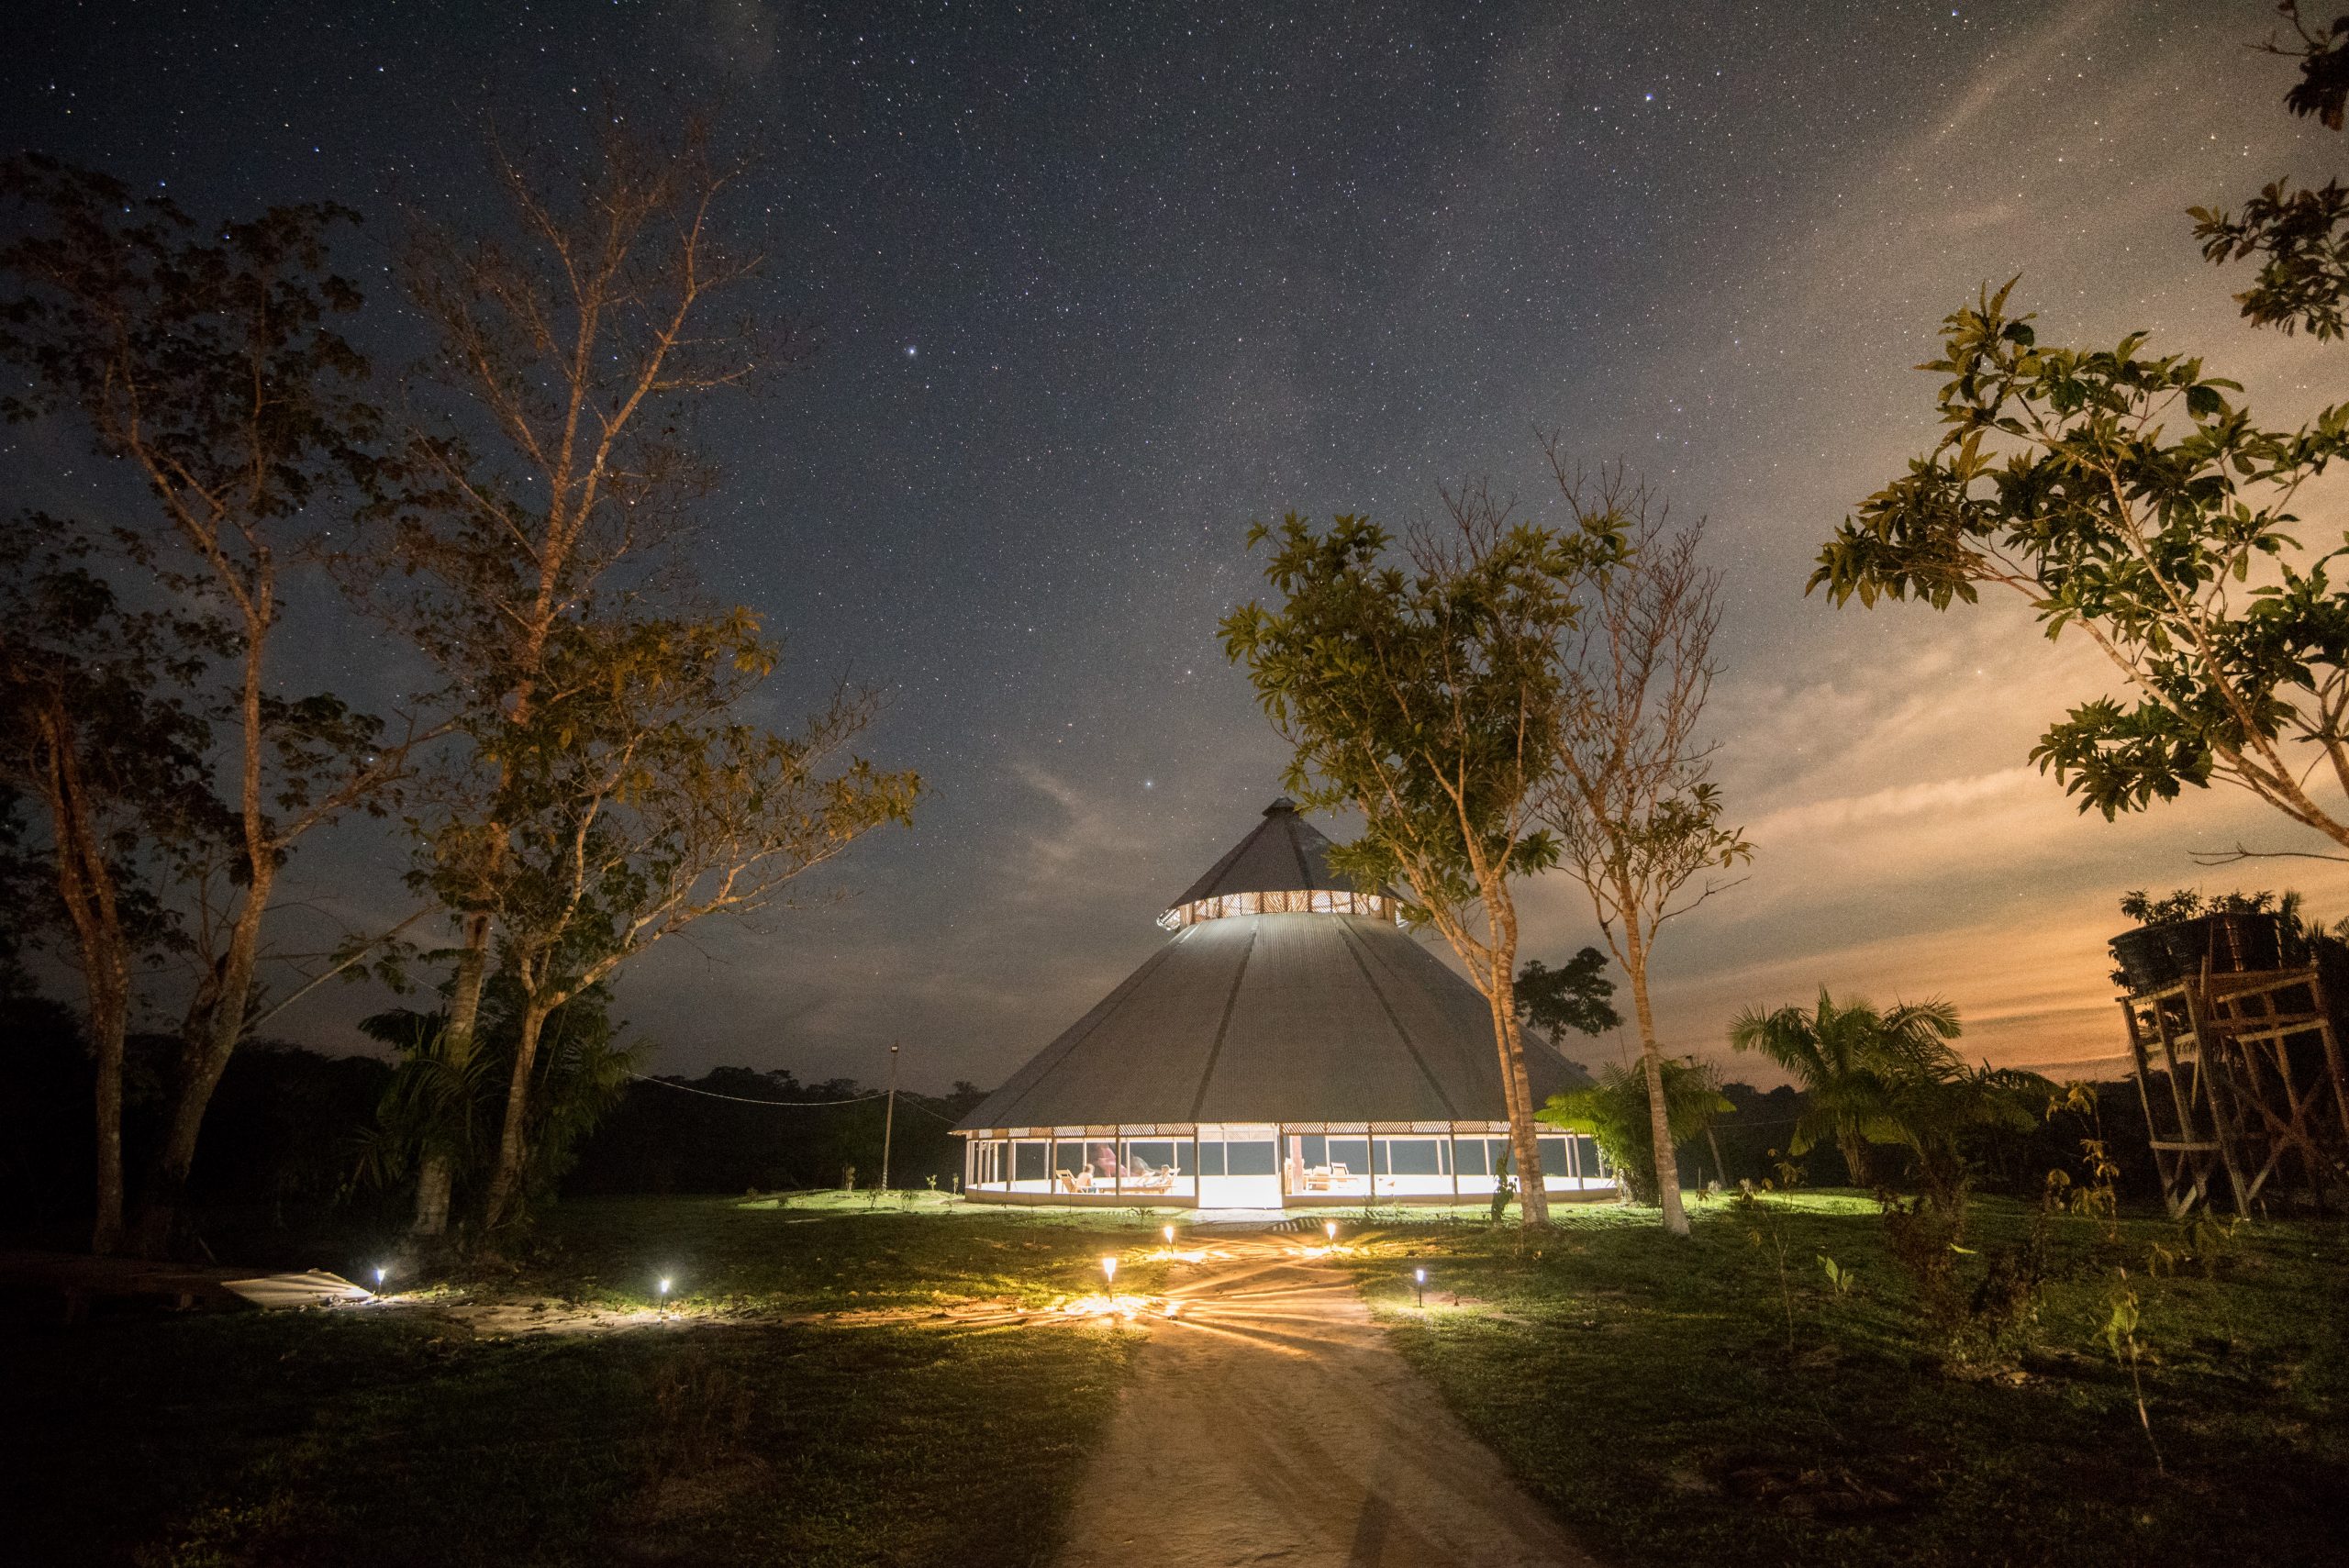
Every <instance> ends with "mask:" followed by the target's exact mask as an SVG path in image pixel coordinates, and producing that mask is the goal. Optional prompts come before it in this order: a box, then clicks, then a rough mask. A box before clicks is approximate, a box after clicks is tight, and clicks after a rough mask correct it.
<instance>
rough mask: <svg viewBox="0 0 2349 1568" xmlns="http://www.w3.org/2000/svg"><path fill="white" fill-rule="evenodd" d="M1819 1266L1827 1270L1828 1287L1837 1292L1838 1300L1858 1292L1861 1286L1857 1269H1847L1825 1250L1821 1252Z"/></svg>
mask: <svg viewBox="0 0 2349 1568" xmlns="http://www.w3.org/2000/svg"><path fill="white" fill-rule="evenodd" d="M1819 1266H1820V1268H1821V1269H1822V1270H1824V1271H1826V1274H1827V1288H1828V1289H1830V1290H1831V1291H1833V1292H1834V1293H1835V1296H1836V1298H1837V1299H1838V1300H1842V1299H1844V1298H1846V1297H1849V1296H1854V1295H1855V1294H1857V1292H1858V1290H1859V1286H1860V1273H1859V1271H1858V1270H1857V1269H1847V1268H1845V1267H1844V1266H1843V1265H1842V1264H1841V1263H1839V1262H1836V1261H1835V1260H1834V1259H1833V1258H1831V1257H1829V1256H1828V1255H1827V1254H1826V1253H1824V1252H1821V1253H1820V1254H1819Z"/></svg>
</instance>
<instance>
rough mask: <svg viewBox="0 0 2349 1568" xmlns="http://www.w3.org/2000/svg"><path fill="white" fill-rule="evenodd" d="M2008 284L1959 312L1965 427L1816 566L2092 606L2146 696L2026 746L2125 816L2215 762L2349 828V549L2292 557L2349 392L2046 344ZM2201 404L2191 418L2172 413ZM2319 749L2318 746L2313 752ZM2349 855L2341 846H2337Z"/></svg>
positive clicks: (1822, 576) (2224, 774) (2095, 712)
mask: <svg viewBox="0 0 2349 1568" xmlns="http://www.w3.org/2000/svg"><path fill="white" fill-rule="evenodd" d="M2013 286H2014V285H2013V284H2008V285H2007V287H2006V288H2002V289H2000V290H1998V292H1997V293H1996V294H1990V293H1987V291H1986V292H1985V294H1984V295H1983V297H1982V299H1981V301H1980V303H1979V304H1978V305H1976V306H1972V307H1969V308H1967V309H1965V310H1961V311H1959V312H1958V313H1957V314H1956V315H1954V316H1952V317H1950V318H1949V319H1948V321H1947V322H1946V323H1944V328H1945V331H1946V338H1945V339H1944V345H1945V353H1944V356H1943V358H1942V359H1939V360H1936V361H1932V364H1931V365H1929V366H1928V367H1926V368H1928V369H1931V370H1934V371H1938V372H1942V373H1946V374H1947V375H1948V376H1949V377H1950V379H1949V381H1948V382H1947V383H1946V384H1944V385H1943V388H1942V392H1941V398H1940V405H1941V411H1942V419H1943V424H1945V425H1946V426H1948V427H1949V432H1948V434H1947V435H1945V436H1944V437H1943V440H1942V442H1941V444H1940V445H1939V446H1937V447H1935V448H1934V450H1932V452H1931V453H1929V454H1927V455H1926V456H1924V457H1922V458H1919V459H1917V460H1915V461H1913V462H1911V463H1910V465H1909V473H1908V474H1907V475H1905V476H1904V477H1902V478H1900V479H1898V480H1895V481H1894V482H1893V483H1892V484H1889V485H1887V486H1886V487H1885V488H1884V489H1882V490H1880V491H1878V492H1877V493H1876V495H1872V496H1870V497H1869V498H1868V500H1867V501H1866V502H1865V504H1864V505H1863V506H1861V508H1860V511H1859V514H1858V515H1857V517H1852V518H1847V519H1845V521H1844V523H1843V525H1842V528H1839V529H1837V531H1836V534H1835V537H1834V539H1832V540H1831V541H1830V542H1829V543H1828V545H1827V546H1826V548H1825V549H1824V550H1821V551H1820V558H1819V566H1818V568H1817V570H1816V571H1814V572H1813V573H1811V578H1810V586H1811V587H1812V588H1820V587H1824V588H1825V589H1826V590H1827V592H1828V595H1829V596H1830V597H1831V599H1833V601H1834V602H1835V603H1837V604H1838V605H1841V604H1844V603H1847V602H1848V601H1849V600H1850V599H1852V598H1853V597H1854V595H1856V596H1857V597H1858V598H1859V600H1860V602H1861V603H1862V604H1863V605H1872V604H1874V603H1876V600H1877V599H1878V598H1880V597H1881V598H1890V599H1907V598H1912V597H1913V598H1919V599H1922V600H1924V601H1925V602H1926V603H1928V604H1930V605H1932V606H1933V607H1934V608H1935V609H1946V608H1947V607H1948V606H1950V605H1951V604H1952V603H1953V602H1954V601H1957V600H1964V601H1965V602H1966V603H1969V604H1970V603H1973V602H1974V601H1975V598H1976V586H1977V584H1995V585H1997V586H1999V587H2003V588H2006V589H2008V590H2009V591H2011V592H2013V593H2016V594H2018V595H2021V596H2022V597H2023V598H2024V599H2025V600H2026V601H2027V602H2028V603H2029V604H2030V605H2031V606H2032V611H2033V613H2034V614H2035V615H2036V616H2037V617H2038V618H2039V620H2040V623H2041V624H2042V625H2043V626H2045V627H2046V628H2047V629H2048V635H2049V636H2050V637H2051V638H2053V637H2055V636H2058V635H2060V634H2061V633H2062V632H2063V631H2065V629H2067V628H2072V627H2077V628H2080V629H2081V630H2082V631H2084V632H2085V633H2086V634H2087V636H2088V637H2089V638H2090V639H2092V640H2094V641H2095V643H2096V645H2097V646H2098V647H2099V649H2101V650H2102V651H2104V653H2105V655H2106V656H2107V657H2108V658H2109V659H2110V661H2111V662H2112V663H2113V665H2114V667H2115V668H2117V669H2118V670H2119V671H2120V672H2121V675H2122V676H2123V677H2124V678H2125V679H2126V680H2127V681H2128V683H2129V684H2130V685H2131V686H2132V687H2133V688H2135V696H2134V700H2133V702H2132V703H2129V704H2127V705H2124V704H2122V703H2121V702H2119V701H2116V700H2114V699H2113V698H2110V697H2103V696H2099V697H2096V698H2093V699H2091V700H2089V701H2087V702H2084V703H2081V704H2079V705H2078V706H2075V707H2074V708H2073V709H2072V710H2071V713H2070V714H2069V716H2068V717H2065V719H2064V720H2063V721H2062V722H2061V723H2059V724H2056V725H2055V726H2054V727H2053V728H2050V729H2049V730H2048V731H2047V732H2046V734H2045V735H2044V736H2043V737H2042V738H2041V740H2040V742H2039V744H2038V745H2037V746H2036V747H2034V748H2033V749H2032V761H2034V762H2037V763H2038V764H2039V766H2040V768H2041V769H2042V771H2052V772H2054V774H2055V775H2056V776H2057V777H2058V778H2059V779H2061V780H2062V781H2063V782H2064V784H2065V789H2066V790H2067V791H2068V792H2069V793H2071V794H2073V795H2077V796H2079V799H2080V808H2081V809H2082V810H2083V811H2086V810H2088V809H2091V808H2093V809H2096V810H2099V811H2101V812H2102V813H2103V814H2104V816H2105V817H2106V818H2107V819H2108V820H2110V819H2111V818H2113V817H2117V816H2118V815H2120V814H2121V812H2123V811H2137V810H2143V809H2144V808H2145V807H2146V806H2148V805H2150V804H2151V803H2152V802H2153V801H2154V800H2172V799H2175V798H2176V796H2177V795H2178V793H2179V791H2180V790H2181V789H2182V788H2184V787H2186V786H2188V785H2191V786H2194V787H2197V788H2200V787H2206V786H2207V785H2208V784H2210V781H2211V780H2212V779H2213V778H2217V779H2221V780H2225V781H2227V782H2229V783H2232V784H2237V785H2240V786H2241V787H2243V789H2246V790H2248V791H2250V792H2251V793H2252V794H2254V795H2257V796H2258V797H2259V798H2260V799H2261V800H2263V801H2266V803H2267V804H2268V805H2269V806H2274V807H2275V808H2276V809H2277V810H2278V811H2281V812H2282V813H2284V815H2286V816H2287V817H2290V818H2292V819H2293V820H2294V821H2296V822H2299V823H2300V824H2302V825H2303V826H2305V827H2308V828H2313V829H2314V830H2316V831H2317V832H2319V833H2321V834H2322V835H2324V836H2325V837H2326V838H2328V839H2330V840H2332V842H2333V843H2334V844H2336V845H2338V846H2342V847H2343V848H2349V802H2344V801H2343V798H2342V796H2343V793H2344V792H2349V734H2345V733H2344V728H2343V717H2344V714H2349V671H2345V670H2344V668H2343V664H2344V657H2343V656H2344V654H2349V601H2344V599H2343V595H2342V594H2341V592H2340V591H2339V590H2338V589H2336V588H2335V587H2334V586H2333V584H2332V581H2331V574H2332V562H2333V561H2334V560H2335V559H2337V558H2338V557H2339V556H2340V555H2341V554H2342V551H2341V550H2332V551H2328V552H2326V553H2323V554H2320V555H2317V556H2316V557H2314V558H2313V559H2311V560H2308V561H2306V562H2295V561H2293V560H2292V559H2291V552H2293V551H2295V550H2297V549H2298V545H2297V542H2296V541H2295V539H2293V538H2292V536H2291V534H2290V533H2289V532H2288V529H2290V528H2293V527H2294V525H2295V523H2296V521H2297V519H2296V518H2295V517H2294V516H2293V513H2292V511H2291V506H2292V505H2293V502H2294V499H2295V497H2296V495H2298V493H2299V489H2300V487H2301V485H2303V484H2306V483H2307V482H2308V481H2309V480H2310V479H2312V478H2314V477H2316V476H2317V475H2318V474H2320V473H2322V472H2323V471H2324V468H2325V466H2326V464H2327V463H2328V462H2331V460H2332V457H2333V456H2334V455H2336V454H2337V453H2338V452H2339V451H2340V450H2341V449H2342V445H2343V439H2344V437H2345V436H2349V406H2338V407H2334V408H2331V409H2327V410H2326V411H2325V412H2324V413H2323V414H2321V415H2320V416H2319V417H2318V418H2317V420H2316V422H2315V423H2314V424H2313V425H2312V426H2310V428H2307V429H2304V430H2301V431H2299V432H2298V433H2295V434H2277V433H2274V432H2269V431H2264V430H2261V429H2259V428H2256V427H2254V425H2253V424H2252V422H2251V417H2250V415H2249V413H2248V412H2247V411H2246V410H2243V409H2242V408H2238V407H2236V406H2234V405H2232V404H2231V403H2230V402H2229V401H2228V399H2227V397H2226V393H2227V392H2228V391H2231V390H2234V384H2233V383H2232V382H2222V381H2217V380H2213V379H2211V378H2209V377H2206V376H2205V375H2204V374H2203V373H2202V364H2201V361H2199V360H2192V359H2186V358H2182V357H2180V356H2177V355H2165V356H2162V357H2159V358H2145V357H2141V355H2140V354H2139V351H2138V350H2140V349H2141V348H2142V347H2143V341H2144V340H2143V338H2142V337H2138V336H2132V337H2130V338H2127V339H2123V340H2122V341H2121V343H2120V344H2119V345H2118V346H2117V347H2116V348H2113V349H2110V350H2075V349H2042V348H2041V347H2039V346H2038V343H2037V337H2036V334H2035V333H2034V332H2033V330H2032V327H2031V325H2030V317H2020V318H2018V317H2009V316H2008V314H2007V309H2006V306H2007V296H2008V293H2009V290H2011V289H2012V287H2013ZM2180 416H2183V417H2184V420H2185V427H2186V433H2185V434H2183V435H2181V436H2178V437H2176V439H2170V438H2169V432H2168V429H2167V427H2166V425H2165V421H2168V420H2171V419H2175V418H2176V417H2180ZM2311 764H2313V767H2311ZM2330 858H2342V857H2330Z"/></svg>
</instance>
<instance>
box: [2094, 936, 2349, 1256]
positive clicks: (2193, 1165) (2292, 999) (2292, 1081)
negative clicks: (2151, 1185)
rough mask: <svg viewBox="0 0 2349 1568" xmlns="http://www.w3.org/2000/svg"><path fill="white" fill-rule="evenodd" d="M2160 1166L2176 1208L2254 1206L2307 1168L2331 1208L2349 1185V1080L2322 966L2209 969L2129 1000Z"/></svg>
mask: <svg viewBox="0 0 2349 1568" xmlns="http://www.w3.org/2000/svg"><path fill="white" fill-rule="evenodd" d="M2335 1017H2336V1014H2335V1010H2334V998H2333V997H2332V995H2329V994H2328V990H2327V987H2326V984H2325V980H2324V976H2323V975H2322V974H2321V973H2320V966H2318V965H2316V964H2306V965H2302V966H2299V967H2296V968H2280V969H2254V970H2235V971H2231V972H2226V973H2213V971H2212V966H2211V964H2210V962H2207V961H2206V962H2204V963H2203V965H2202V967H2201V970H2200V973H2196V974H2191V975H2188V976H2184V977H2181V978H2179V979H2176V980H2174V981H2171V982H2170V983H2168V984H2165V985H2160V986H2157V987H2154V988H2153V989H2149V990H2145V991H2139V992H2132V993H2131V994H2130V995H2125V996H2123V997H2121V1019H2122V1022H2123V1025H2124V1026H2125V1028H2126V1029H2127V1031H2128V1036H2129V1054H2130V1060H2131V1062H2132V1065H2133V1067H2134V1071H2135V1076H2136V1080H2137V1093H2138V1095H2139V1097H2140V1098H2141V1099H2142V1100H2143V1104H2144V1108H2145V1122H2146V1125H2147V1127H2148V1128H2150V1129H2152V1143H2153V1151H2154V1165H2155V1166H2156V1167H2157V1168H2158V1169H2159V1171H2160V1173H2161V1179H2162V1195H2163V1198H2164V1200H2165V1202H2166V1203H2167V1205H2168V1207H2169V1211H2170V1213H2171V1214H2173V1215H2176V1216H2180V1217H2182V1216H2184V1215H2187V1214H2188V1213H2191V1212H2192V1211H2193V1210H2194V1209H2195V1208H2196V1207H2201V1206H2212V1205H2215V1202H2216V1196H2215V1194H2214V1188H2216V1187H2217V1186H2218V1185H2219V1184H2220V1183H2221V1179H2222V1178H2223V1181H2224V1185H2225V1191H2226V1194H2227V1195H2228V1196H2229V1197H2230V1198H2231V1199H2232V1207H2233V1209H2234V1211H2235V1212H2236V1213H2237V1214H2240V1215H2248V1214H2250V1213H2252V1212H2253V1209H2254V1207H2255V1206H2256V1205H2258V1204H2259V1203H2260V1201H2261V1199H2262V1196H2263V1195H2264V1194H2266V1192H2267V1191H2268V1189H2269V1188H2270V1186H2271V1184H2277V1182H2278V1180H2279V1178H2281V1179H2283V1180H2286V1181H2288V1180H2289V1179H2290V1177H2291V1175H2292V1174H2297V1175H2298V1176H2299V1179H2300V1180H2301V1181H2302V1182H2303V1183H2304V1184H2305V1191H2306V1193H2307V1195H2308V1196H2309V1198H2310V1201H2311V1202H2312V1203H2313V1204H2314V1205H2315V1206H2316V1207H2317V1208H2318V1209H2319V1211H2320V1212H2321V1211H2322V1210H2323V1209H2324V1207H2326V1203H2327V1199H2328V1196H2329V1195H2330V1194H2331V1193H2332V1190H2333V1189H2335V1188H2336V1187H2337V1188H2340V1189H2342V1190H2343V1192H2349V1159H2345V1158H2344V1156H2349V1085H2345V1084H2344V1076H2345V1075H2344V1073H2343V1062H2342V1050H2341V1040H2340V1031H2339V1029H2338V1028H2337V1027H2336V1025H2335V1022H2334V1019H2335Z"/></svg>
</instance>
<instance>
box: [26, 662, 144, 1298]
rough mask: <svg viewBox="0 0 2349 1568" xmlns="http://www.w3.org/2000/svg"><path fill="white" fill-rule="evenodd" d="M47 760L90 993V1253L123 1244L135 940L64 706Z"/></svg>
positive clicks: (50, 711)
mask: <svg viewBox="0 0 2349 1568" xmlns="http://www.w3.org/2000/svg"><path fill="white" fill-rule="evenodd" d="M36 728H38V730H39V747H40V754H41V758H42V762H43V764H44V766H43V768H42V772H41V784H40V794H41V800H42V805H43V806H45V807H46V809H47V810H48V812H49V819H50V839H51V840H52V841H53V842H54V843H55V845H56V872H57V896H58V899H59V901H60V902H61V903H62V904H63V905H64V906H65V912H66V915H67V917H68V918H70V919H71V920H72V925H73V940H74V945H75V946H76V947H77V948H78V949H79V950H80V951H81V957H82V984H83V994H84V996H85V999H86V1007H87V1016H86V1018H85V1019H84V1027H85V1029H86V1030H87V1033H88V1037H89V1038H88V1044H89V1048H90V1054H91V1056H92V1058H93V1059H94V1060H93V1062H92V1071H93V1074H94V1093H93V1095H92V1096H91V1097H92V1100H93V1102H94V1104H93V1112H94V1114H95V1118H96V1127H95V1132H96V1141H97V1151H96V1165H97V1170H96V1172H95V1180H96V1189H97V1214H96V1217H95V1219H94V1221H93V1222H92V1224H91V1227H90V1251H93V1252H97V1253H107V1252H113V1251H118V1250H119V1249H120V1248H121V1246H122V1053H123V1037H124V1036H125V1034H127V1033H128V1030H129V1027H130V943H129V940H128V938H127V937H125V935H124V934H123V929H122V909H121V905H120V903H119V902H118V901H117V899H116V897H115V889H114V868H113V867H111V866H110V865H108V864H107V863H106V854H105V851H104V850H103V849H102V848H101V847H100V844H99V831H98V828H97V824H96V823H95V821H94V820H93V817H94V814H95V807H94V806H93V805H92V803H91V800H90V797H89V794H88V792H87V790H86V789H85V788H84V786H83V776H82V767H81V756H80V753H79V751H78V750H77V740H78V736H77V734H76V731H75V728H74V725H73V719H72V715H71V714H70V713H68V712H66V711H65V710H64V708H63V706H61V705H52V706H48V707H46V708H44V709H42V710H41V711H40V712H39V715H38V717H37V718H36Z"/></svg>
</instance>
